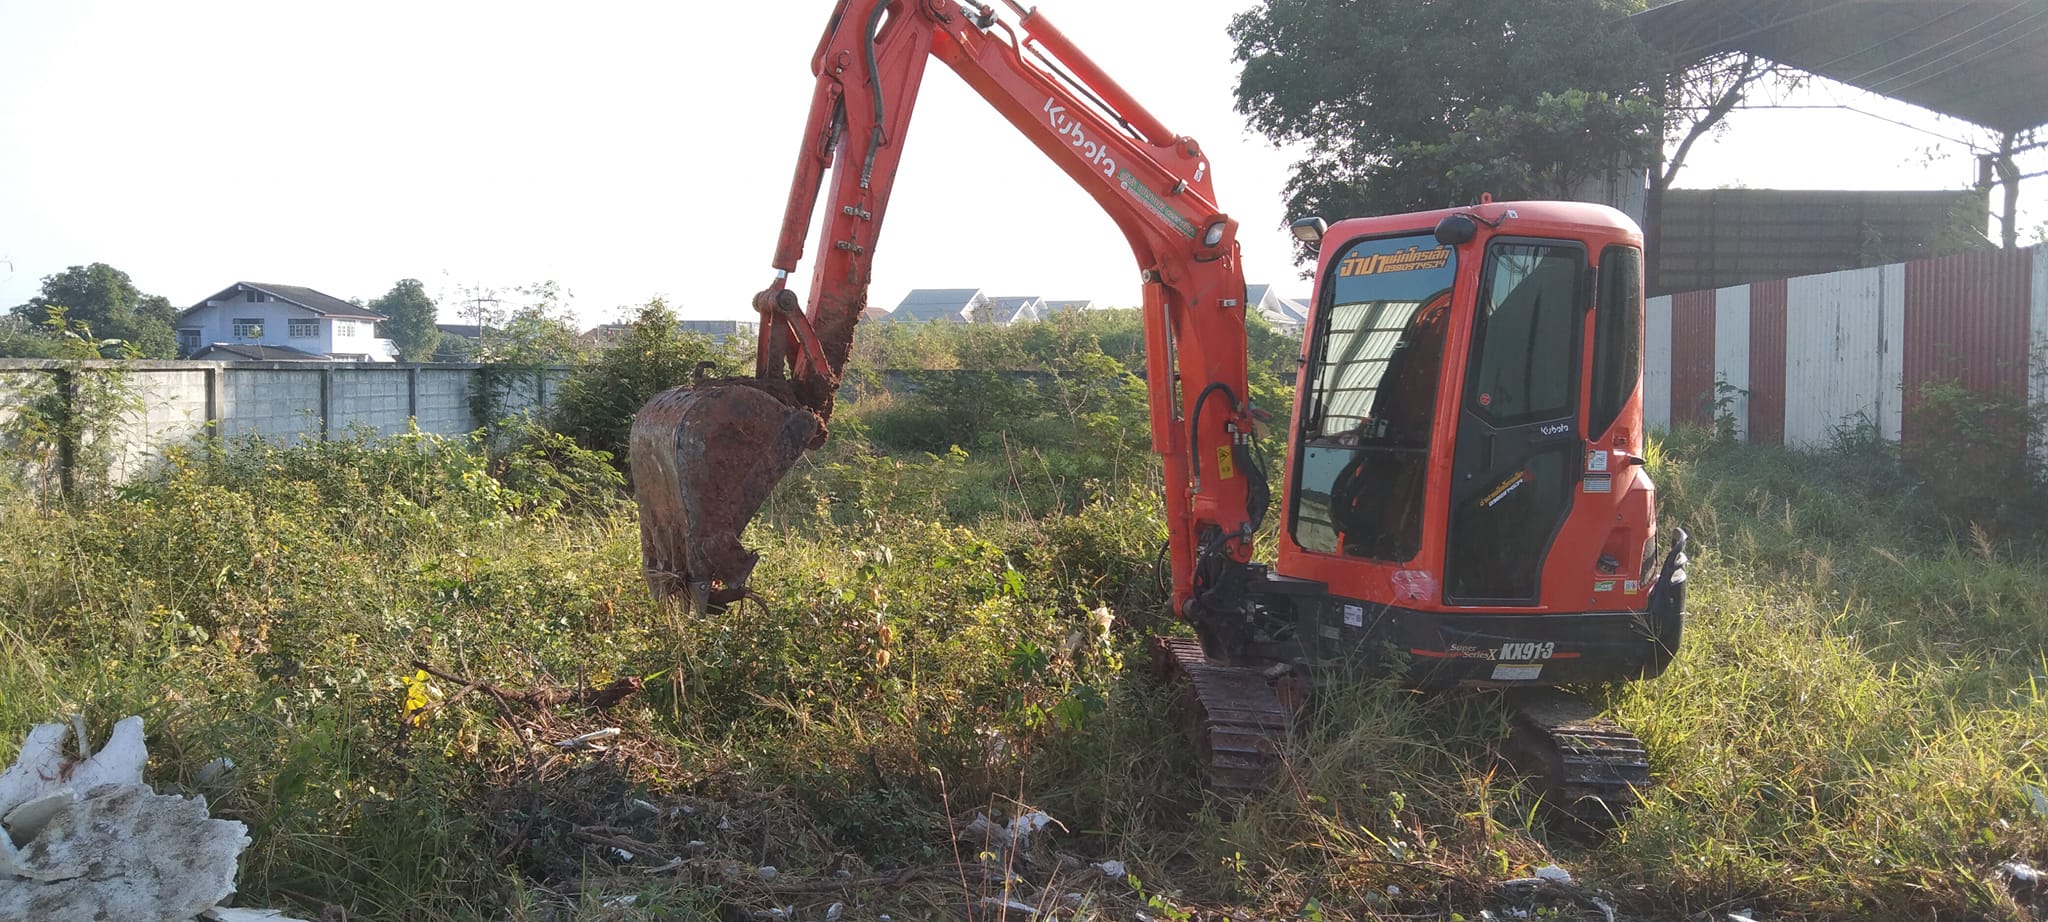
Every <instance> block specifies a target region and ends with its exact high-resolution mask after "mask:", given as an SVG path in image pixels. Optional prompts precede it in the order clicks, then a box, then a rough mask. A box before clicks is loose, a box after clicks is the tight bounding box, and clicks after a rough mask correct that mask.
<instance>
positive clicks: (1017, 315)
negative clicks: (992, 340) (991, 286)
mask: <svg viewBox="0 0 2048 922" xmlns="http://www.w3.org/2000/svg"><path fill="white" fill-rule="evenodd" d="M1044 319H1045V299H1044V298H1041V297H1038V296H1037V295H1025V296H1021V297H1019V296H1011V297H1003V298H990V299H988V305H987V306H986V307H984V308H983V309H982V311H981V312H979V313H977V314H975V316H974V321H975V322H976V323H1002V324H1011V323H1025V322H1028V321H1032V320H1044Z"/></svg>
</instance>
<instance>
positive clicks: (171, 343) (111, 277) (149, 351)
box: [13, 263, 178, 359]
mask: <svg viewBox="0 0 2048 922" xmlns="http://www.w3.org/2000/svg"><path fill="white" fill-rule="evenodd" d="M53 308H55V309H58V310H61V311H63V315H64V317H65V319H66V321H67V322H68V323H70V324H74V325H76V324H83V325H84V328H85V329H86V330H87V331H89V332H87V333H86V334H85V335H87V336H88V337H91V338H94V339H96V340H108V339H114V340H120V341H122V342H124V343H127V344H128V345H130V346H133V347H134V348H133V350H132V352H133V354H134V355H135V356H137V357H139V358H151V359H168V358H176V357H177V355H178V334H177V327H176V324H177V322H178V310H177V308H174V307H172V306H171V302H170V301H169V300H168V299H166V298H164V297H163V296H161V295H152V294H144V293H143V292H142V291H141V290H140V289H138V288H136V287H135V281H134V280H133V279H131V278H129V277H128V273H126V272H122V271H121V270H119V269H116V268H114V267H113V266H109V265H107V264H106V263H93V264H92V265H90V266H72V267H71V268H69V269H66V270H64V271H63V272H59V273H57V274H55V275H46V276H43V291H42V294H39V295H37V296H35V297H33V298H30V299H29V300H28V303H26V304H22V305H19V306H17V307H15V308H14V310H13V315H14V316H15V317H16V318H19V319H20V320H22V321H25V322H26V323H28V324H35V325H40V324H42V323H43V322H44V320H45V319H46V318H48V317H49V316H50V311H51V309H53ZM109 348H112V347H109ZM116 351H117V352H119V351H120V350H116ZM110 354H112V353H110Z"/></svg>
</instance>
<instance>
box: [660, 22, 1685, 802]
mask: <svg viewBox="0 0 2048 922" xmlns="http://www.w3.org/2000/svg"><path fill="white" fill-rule="evenodd" d="M1005 2H1007V3H1008V5H1009V7H1010V8H1011V9H1012V10H1013V11H1014V12H1015V14H1016V16H1017V23H1016V25H1015V26H1012V25H1010V24H1009V23H1008V22H1006V21H1005V20H1003V19H1001V18H999V17H998V16H997V14H996V13H995V11H994V10H992V9H991V8H990V7H988V6H985V5H982V4H979V3H972V2H965V3H963V2H960V0H838V3H837V5H836V8H835V9H834V10H833V13H832V16H831V19H830V20H829V22H828V24H827V26H826V28H825V33H824V37H823V39H822V40H821V41H820V42H819V44H818V47H817V51H816V53H815V54H814V55H813V57H812V59H811V67H812V70H813V72H814V73H815V74H816V75H817V83H816V91H815V94H814V96H813V98H812V101H811V110H810V118H809V121H808V123H807V124H806V125H805V128H804V134H803V139H802V145H803V146H802V150H801V152H800V154H799V157H798V159H797V166H796V176H795V179H794V182H793V183H792V185H791V189H790V194H789V200H788V204H787V207H786V210H785V211H784V213H783V222H782V233H781V237H780V239H779V241H778V242H777V245H776V250H775V257H774V260H773V261H772V266H773V267H774V269H775V276H774V281H773V282H772V283H771V284H770V285H769V287H768V289H767V290H765V291H763V292H761V293H760V294H759V295H757V296H755V299H754V308H755V310H756V311H758V312H759V313H760V315H761V324H760V339H759V343H758V353H757V358H756V366H755V375H754V376H753V377H751V378H742V379H731V380H700V381H698V382H697V383H695V384H694V385H692V386H687V387H680V388H675V389H672V390H669V391H666V392H663V393H662V394H659V395H657V396H656V397H655V398H654V399H652V400H651V401H650V402H649V403H648V404H647V406H646V407H645V408H644V409H643V410H642V411H641V413H640V415H639V416H638V418H637V419H636V421H635V423H634V426H633V434H632V440H631V457H632V471H633V485H634V491H635V494H636V497H637V499H638V502H639V507H640V516H641V527H642V549H643V552H644V556H645V568H646V573H647V578H648V581H649V585H650V587H651V588H652V589H653V591H654V592H655V594H656V595H657V596H659V597H662V598H664V599H674V600H680V601H681V602H682V603H684V604H687V605H688V606H689V607H691V608H692V609H694V610H697V611H705V612H709V611H715V610H717V609H718V608H719V607H720V606H723V605H726V604H730V603H732V602H734V601H737V600H738V599H740V598H741V597H742V596H743V595H744V593H745V591H746V582H747V579H748V576H749V575H750V573H751V572H752V569H753V567H754V564H755V561H756V559H757V558H756V555H755V554H754V553H753V552H751V551H748V550H747V549H746V548H745V547H743V546H742V545H741V544H740V536H741V532H742V531H743V530H744V529H745V527H746V524H747V522H748V520H750V519H751V518H752V517H753V515H754V514H755V513H756V512H757V511H758V510H759V508H760V506H761V503H762V502H763V501H764V500H765V499H766V498H767V496H768V493H769V492H770V490H772V489H773V488H774V486H775V484H776V483H777V482H778V481H780V480H781V478H782V477H783V476H784V475H785V474H786V473H787V472H788V471H789V469H790V468H791V466H792V465H794V463H795V461H796V459H797V458H798V457H799V456H800V455H801V454H802V453H803V451H804V450H805V449H807V448H815V447H818V446H819V445H821V444H823V442H824V439H825V434H826V428H825V425H826V422H827V421H828V420H829V419H830V418H831V415H832V402H833V396H834V393H835V392H836V391H837V389H838V386H839V382H840V375H841V372H842V370H843V369H844V367H845V364H846V360H847V355H848V352H849V350H850V348H851V345H852V340H853V335H854V326H855V324H856V323H857V322H858V321H859V320H860V316H861V311H862V310H863V308H865V307H866V300H867V288H868V282H869V278H870V266H871V264H872V262H873V259H874V255H875V248H876V245H877V241H878V239H879V237H880V234H881V229H882V219H883V216H884V214H886V210H887V206H888V203H889V194H890V190H891V188H892V186H893V185H894V183H895V181H896V178H897V167H898V164H899V162H900V160H901V157H902V154H903V145H904V142H905V140H906V138H907V136H908V133H909V126H910V119H911V111H912V108H913V107H914V105H915V103H916V101H917V94H918V88H919V86H920V83H921V81H922V80H923V78H924V69H925V65H926V63H927V62H928V60H929V59H931V58H934V57H935V58H937V59H939V60H941V61H943V62H945V63H946V64H947V65H949V66H950V67H952V68H953V70H954V71H955V72H957V73H958V74H959V75H960V76H961V77H962V78H963V79H965V80H966V82H967V84H968V85H969V86H971V87H973V88H974V90H975V91H976V92H978V93H979V94H980V95H981V96H982V98H983V99H985V100H987V101H988V103H989V104H990V105H992V106H994V107H995V108H996V110H997V111H999V112H1001V113H1002V115H1003V116H1004V117H1005V118H1007V119H1008V120H1009V121H1010V122H1011V123H1012V124H1014V125H1015V126H1016V127H1017V129H1018V130H1019V131H1021V132H1022V133H1023V134H1024V135H1025V137H1027V138H1029V139H1030V140H1031V141H1032V143H1034V144H1036V145H1037V146H1038V147H1039V149H1040V150H1042V151H1043V152H1044V153H1045V154H1046V156H1048V157H1050V158H1052V160H1053V161H1054V162H1055V163H1057V164H1058V165H1059V166H1060V168H1061V169H1062V170H1064V171H1065V172H1066V173H1067V175H1068V176H1070V177H1072V178H1073V180H1074V181H1075V182H1076V183H1079V184H1080V185H1081V187H1082V188H1083V189H1086V190H1087V191H1088V193H1089V194H1090V195H1091V196H1092V197H1093V198H1094V199H1095V201H1096V202H1097V203H1098V204H1099V205H1100V206H1101V207H1102V209H1103V211H1104V212H1106V213H1107V214H1108V215H1109V217H1110V219H1111V220H1113V221H1115V222H1116V225H1117V226H1118V227H1119V228H1120V229H1121V230H1122V231H1123V233H1124V236H1125V238H1126V239H1127V240H1129V242H1130V246H1131V250H1132V252H1133V254H1134V255H1135V256H1136V258H1137V265H1138V269H1139V274H1140V278H1141V280H1142V292H1143V301H1142V311H1143V322H1144V334H1145V335H1144V343H1145V352H1146V358H1145V380H1146V382H1147V385H1148V390H1149V393H1150V400H1149V408H1150V412H1151V436H1152V447H1153V450H1154V451H1156V452H1157V453H1158V454H1159V457H1160V460H1161V464H1162V466H1163V468H1164V474H1165V485H1166V495H1165V508H1166V515H1167V520H1168V521H1167V532H1168V535H1169V540H1168V546H1167V550H1166V556H1167V559H1168V561H1169V565H1170V568H1171V573H1172V603H1171V604H1172V607H1173V612H1174V614H1175V615H1176V616H1178V617H1179V618H1181V619H1183V620H1185V621H1187V622H1188V623H1189V624H1191V625H1192V626H1193V628H1194V632H1195V634H1196V635H1197V637H1198V638H1199V640H1186V639H1163V638H1162V639H1160V640H1158V641H1157V642H1156V644H1155V666H1156V667H1157V669H1158V670H1159V672H1160V674H1161V675H1162V677H1164V678H1166V679H1168V680H1170V681H1174V682H1177V683H1179V687H1180V688H1181V689H1182V690H1183V691H1182V694H1181V698H1180V701H1181V707H1180V711H1181V713H1182V715H1183V718H1184V725H1185V728H1186V729H1187V730H1188V731H1189V733H1190V736H1191V738H1192V739H1193V741H1194V742H1195V745H1196V748H1197V750H1198V752H1199V754H1200V756H1201V759H1202V762H1203V766H1204V769H1205V772H1206V774H1207V777H1208V779H1209V781H1210V783H1211V785H1212V786H1214V787H1217V788H1221V789H1225V790H1257V789H1259V788H1260V787H1262V786H1264V785H1265V784H1267V783H1269V782H1270V780H1271V779H1272V777H1273V773H1274V770H1275V768H1276V766H1277V765H1278V764H1279V760H1280V759H1281V758H1282V757H1283V754H1284V752H1285V735H1286V728H1287V722H1288V719H1289V717H1290V716H1291V712H1292V709H1293V707H1292V701H1293V699H1294V697H1295V696H1294V695H1293V694H1291V693H1290V689H1293V688H1296V687H1298V686H1296V685H1291V684H1286V683H1284V682H1280V683H1276V677H1277V676H1282V675H1285V674H1288V673H1292V674H1294V675H1304V674H1308V673H1310V672H1324V671H1325V670H1313V669H1311V668H1310V667H1314V666H1317V665H1321V664H1337V665H1366V666H1371V667H1373V668H1378V669H1387V668H1392V669H1395V670H1398V671H1400V673H1401V674H1402V675H1403V676H1404V678H1405V679H1406V681H1408V682H1410V683H1411V684H1413V685H1415V686H1417V687H1422V688H1443V687H1452V686H1487V687H1501V688H1505V689H1508V695H1509V698H1508V700H1509V701H1510V702H1511V703H1512V704H1513V706H1514V721H1515V727H1516V731H1515V736H1514V738H1513V739H1512V740H1511V747H1510V748H1511V749H1512V750H1514V752H1515V755H1516V761H1517V762H1518V763H1520V764H1521V765H1523V766H1525V767H1527V768H1529V769H1531V770H1533V772H1534V773H1535V774H1536V776H1537V777H1538V779H1539V780H1540V783H1541V785H1542V787H1543V788H1544V791H1545V794H1546V796H1547V798H1549V800H1550V802H1551V803H1552V805H1553V806H1557V807H1559V808H1561V809H1563V810H1565V811H1566V812H1568V813H1572V814H1575V815H1578V816H1581V817H1584V818H1587V819H1590V820H1595V821H1597V820H1599V819H1600V818H1601V817H1602V816H1605V815H1611V814H1612V813H1614V812H1615V811H1617V810H1618V809H1621V808H1622V807H1625V806H1626V804H1627V803H1629V802H1630V799H1631V797H1632V791H1633V790H1634V788H1635V787H1637V786H1640V785H1644V784H1647V783H1648V780H1649V775H1648V763H1647V761H1646V759H1645V754H1644V751H1643V748H1642V746H1641V744H1640V742H1638V741H1637V740H1636V739H1635V738H1634V737H1633V736H1630V735H1629V734H1628V733H1626V732H1625V731H1623V730H1622V729H1621V728H1620V727H1618V726H1616V725H1614V724H1613V723H1611V722H1608V721H1606V720H1603V719H1601V718H1599V717H1598V716H1597V715H1596V714H1595V712H1594V711H1593V710H1592V709H1591V708H1589V707H1587V706H1586V705H1584V704H1581V703H1579V702H1578V701H1577V699H1574V698H1571V697H1569V696H1566V695H1563V694H1562V693H1560V692H1558V691H1556V686H1559V685H1565V684H1584V683H1600V682H1609V681H1616V680H1629V679H1636V678H1646V677H1652V676H1655V675H1657V674H1658V673H1660V672H1662V671H1663V669H1664V668H1665V667H1666V665H1668V664H1669V663H1670V661H1671V658H1672V656H1673V655H1674V653H1675V652H1676V650H1677V647H1678V643H1679V635H1680V630H1681V625H1682V623H1683V619H1684V608H1685V572H1684V569H1683V568H1684V564H1685V557H1684V554H1683V549H1684V545H1685V536H1684V532H1683V531H1677V530H1674V531H1675V534H1674V536H1673V540H1671V541H1670V542H1668V544H1667V547H1666V548H1665V552H1664V553H1663V555H1662V557H1661V560H1660V559H1659V558H1658V557H1657V556H1656V535H1657V531H1656V525H1655V508H1654V505H1655V504H1654V491H1653V489H1652V487H1651V484H1650V481H1649V478H1648V477H1647V476H1646V474H1645V473H1644V471H1643V470H1642V467H1641V465H1642V463H1643V458H1642V456H1641V452H1642V445H1643V440H1644V432H1643V424H1642V405H1641V397H1640V394H1639V391H1640V390H1641V388H1640V384H1641V381H1642V343H1643V330H1642V316H1643V315H1642V302H1643V291H1642V236H1641V233H1640V231H1639V230H1638V229H1637V228H1636V226H1635V225H1634V224H1633V223H1632V222H1630V221H1629V220H1628V219H1627V218H1626V217H1625V216H1623V215H1622V214H1620V213H1619V212H1616V211H1614V210H1612V209H1609V208H1605V207H1602V206H1598V205H1588V204H1577V203H1565V202H1515V203H1496V202H1491V201H1482V202H1481V203H1479V204H1477V205H1473V206H1470V207H1462V208H1447V209H1444V210H1440V211H1431V212H1424V213H1418V214H1405V215H1393V216H1382V217H1366V218H1354V219H1349V220H1342V221H1338V222H1337V223H1335V224H1333V225H1332V224H1326V223H1325V222H1324V221H1322V220H1321V219H1319V218H1307V219H1303V220H1301V221H1297V222H1295V224H1294V232H1295V234H1296V236H1297V237H1298V238H1300V239H1303V240H1307V241H1311V242H1316V243H1318V244H1319V251H1320V258H1319V260H1318V263H1317V270H1316V284H1315V297H1314V304H1313V307H1312V310H1311V313H1310V317H1309V322H1308V325H1307V330H1306V333H1305V336H1304V341H1303V348H1302V361H1301V370H1300V377H1299V380H1298V389H1297V394H1298V396H1297V398H1296V403H1295V407H1294V411H1293V414H1292V418H1291V424H1290V429H1289V435H1288V451H1287V455H1286V462H1285V463H1286V471H1285V474H1286V476H1285V488H1284V489H1283V490H1281V492H1280V496H1279V500H1280V502H1279V507H1278V508H1279V512H1280V515H1281V521H1280V523H1279V528H1278V536H1279V537H1278V548H1277V553H1276V554H1275V556H1274V558H1273V562H1272V563H1271V564H1265V563H1260V562H1256V561H1254V559H1253V558H1254V555H1253V537H1254V535H1255V534H1256V533H1258V531H1259V530H1260V526H1261V523H1262V521H1263V520H1264V518H1265V516H1266V514H1267V510H1268V508H1269V506H1271V505H1272V496H1271V493H1270V489H1269V487H1268V479H1267V475H1266V472H1265V471H1263V470H1262V469H1261V468H1260V466H1259V464H1258V463H1257V461H1256V459H1255V458H1254V455H1253V452H1252V451H1251V439H1252V432H1253V429H1252V427H1253V425H1254V411H1253V408H1252V406H1251V404H1250V401H1249V398H1248V395H1247V392H1246V388H1245V377H1246V366H1247V357H1246V347H1245V312H1246V311H1247V310H1249V309H1252V308H1251V305H1248V304H1247V303H1246V301H1245V283H1244V276H1243V270H1242V268H1241V265H1240V262H1239V258H1238V246H1237V239H1236V236H1237V222H1235V221H1233V220H1231V218H1230V217H1229V216H1228V215H1226V214H1224V213H1223V211H1222V210H1221V209H1220V208H1218V207H1217V204H1216V200H1215V194H1214V191H1213V174H1212V171H1211V169H1210V164H1209V162H1208V160H1207V159H1206V158H1205V157H1204V156H1203V154H1202V150H1201V147H1200V146H1199V145H1197V144H1196V143H1195V142H1194V140H1192V139H1190V138H1187V137H1183V136H1179V135H1175V134H1174V133H1173V132H1171V131H1168V130H1167V129H1166V127H1165V126H1164V125H1162V124H1161V123H1160V121H1159V120H1158V119H1157V118H1155V117H1153V116H1152V115H1151V114H1150V113H1148V112H1147V111H1146V110H1145V109H1144V108H1143V107H1142V106H1140V105H1138V104H1137V102H1136V101H1134V100H1133V99H1132V98H1131V97H1130V95H1129V94H1128V93H1127V92H1125V91H1124V89H1123V88H1122V87H1120V86H1118V85H1117V84H1116V82H1114V81H1113V80H1111V79H1110V78H1109V77H1108V75H1107V74H1105V73H1104V72H1103V71H1102V69H1101V68H1100V67H1098V66H1097V65H1096V64H1095V63H1094V62H1093V61H1091V60H1090V59H1089V58H1088V57H1087V56H1085V55H1083V54H1082V53H1081V52H1080V51H1079V50H1078V49H1076V48H1075V47H1074V46H1073V44H1072V43H1071V42H1070V41H1069V40H1068V39H1067V38H1066V37H1065V36H1064V35H1062V34H1061V32H1060V31H1059V30H1058V29H1057V28H1055V27H1054V26H1053V24H1052V23H1051V22H1050V21H1048V20H1047V18H1046V17H1045V15H1044V14H1043V13H1039V12H1037V11H1036V10H1027V9H1025V8H1023V7H1022V6H1019V5H1018V4H1017V3H1016V2H1015V0H1005ZM828 183H829V185H828ZM820 194H823V195H825V196H826V201H825V205H826V208H825V209H824V211H823V214H824V218H825V222H826V223H825V227H824V228H823V232H822V234H821V237H820V242H819V255H818V258H817V265H816V267H815V269H814V270H813V273H812V277H811V285H810V296H809V298H808V299H807V302H806V301H804V300H800V299H799V298H798V297H797V295H796V293H795V292H794V291H792V290H791V289H790V288H789V287H787V285H788V280H789V276H790V273H792V272H794V271H795V270H796V267H797V264H798V262H799V261H800V259H801V258H802V256H803V253H804V246H805V243H806V240H807V238H808V237H809V231H810V224H811V216H812V214H813V212H814V210H815V208H816V206H817V204H818V197H819V195H820ZM1328 672H1332V673H1334V674H1342V673H1343V670H1329V671H1328Z"/></svg>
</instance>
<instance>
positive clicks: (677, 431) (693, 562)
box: [630, 380, 825, 612]
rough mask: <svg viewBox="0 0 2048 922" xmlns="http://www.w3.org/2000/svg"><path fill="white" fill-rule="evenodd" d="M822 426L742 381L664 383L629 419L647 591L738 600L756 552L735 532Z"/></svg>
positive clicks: (719, 601) (715, 601) (688, 598)
mask: <svg viewBox="0 0 2048 922" xmlns="http://www.w3.org/2000/svg"><path fill="white" fill-rule="evenodd" d="M824 432H825V426H824V423H823V422H822V421H820V420H819V418H818V416H817V414H815V413H812V412H811V411H810V410H807V409H804V408H802V407H798V406H793V405H791V404H790V403H786V402H784V400H783V399H782V398H780V397H778V396H777V395H776V394H773V393H770V392H769V391H768V390H766V389H764V388H763V387H761V386H759V385H758V383H757V382H753V381H748V380H733V381H707V382H701V383H699V384H697V385H696V386H694V387H677V388H671V389H669V390H666V391H662V392H661V393H659V394H656V395H654V398H653V399H652V400H649V401H647V405H646V406H644V407H642V408H641V409H640V414H639V415H638V416H636V417H634V419H633V435H632V441H631V445H630V458H631V461H632V468H633V496H634V500H635V502H637V503H638V504H639V506H640V555H641V565H642V567H643V568H644V570H645V572H646V575H647V587H648V589H650V590H652V591H653V593H654V597H655V598H656V599H660V600H663V601H667V600H670V599H674V598H678V597H680V598H682V599H683V600H684V601H685V602H686V603H687V604H688V605H689V607H690V608H691V609H692V610H694V611H698V612H702V611H704V610H705V609H706V608H707V607H709V606H712V605H725V604H729V603H732V602H736V601H738V600H739V599H740V598H741V597H742V596H744V595H745V593H746V588H747V577H748V576H749V575H751V574H752V573H753V572H754V563H755V561H757V560H759V559H760V555H758V554H756V553H754V552H752V551H749V550H747V549H746V548H745V547H742V546H741V545H740V535H741V533H743V532H745V531H746V528H747V522H748V521H749V520H751V519H752V518H753V517H754V513H756V512H759V511H760V510H761V504H762V503H763V502H765V501H767V499H768V494H769V493H770V492H771V491H773V490H774V489H775V485H776V484H777V483H779V482H781V480H782V478H783V476H784V475H785V474H788V473H789V469H790V468H791V467H792V466H794V465H795V464H796V459H797V458H799V457H801V456H802V455H803V453H804V449H805V448H807V447H814V446H816V445H817V444H819V443H821V442H822V441H823V439H824Z"/></svg>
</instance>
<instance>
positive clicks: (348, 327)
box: [334, 320, 356, 339]
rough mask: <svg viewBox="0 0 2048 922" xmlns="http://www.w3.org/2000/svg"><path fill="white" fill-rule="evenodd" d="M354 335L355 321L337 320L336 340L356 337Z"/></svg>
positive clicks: (335, 328) (335, 324) (335, 327)
mask: <svg viewBox="0 0 2048 922" xmlns="http://www.w3.org/2000/svg"><path fill="white" fill-rule="evenodd" d="M354 335H356V322H355V321H353V320H336V321H335V322H334V336H335V338H337V339H340V338H345V337H349V336H354Z"/></svg>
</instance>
